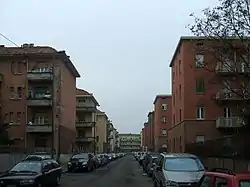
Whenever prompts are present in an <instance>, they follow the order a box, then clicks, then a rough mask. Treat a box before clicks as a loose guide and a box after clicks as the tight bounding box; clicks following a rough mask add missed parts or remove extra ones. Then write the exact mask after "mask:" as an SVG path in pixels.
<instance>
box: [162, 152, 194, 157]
mask: <svg viewBox="0 0 250 187" xmlns="http://www.w3.org/2000/svg"><path fill="white" fill-rule="evenodd" d="M162 155H163V156H164V157H167V158H173V157H194V158H197V156H195V155H192V154H189V153H162Z"/></svg>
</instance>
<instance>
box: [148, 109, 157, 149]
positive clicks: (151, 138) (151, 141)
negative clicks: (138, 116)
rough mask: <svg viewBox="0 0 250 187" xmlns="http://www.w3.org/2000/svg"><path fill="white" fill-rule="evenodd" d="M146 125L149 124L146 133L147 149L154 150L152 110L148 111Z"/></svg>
mask: <svg viewBox="0 0 250 187" xmlns="http://www.w3.org/2000/svg"><path fill="white" fill-rule="evenodd" d="M147 121H148V122H147V123H148V126H149V134H148V139H149V140H148V150H150V151H154V147H155V146H154V111H152V112H149V113H148V120H147Z"/></svg>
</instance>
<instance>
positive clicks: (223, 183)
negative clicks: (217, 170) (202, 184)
mask: <svg viewBox="0 0 250 187" xmlns="http://www.w3.org/2000/svg"><path fill="white" fill-rule="evenodd" d="M214 187H228V184H227V179H225V178H222V177H215V184H214Z"/></svg>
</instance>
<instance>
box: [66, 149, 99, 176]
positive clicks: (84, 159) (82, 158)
mask: <svg viewBox="0 0 250 187" xmlns="http://www.w3.org/2000/svg"><path fill="white" fill-rule="evenodd" d="M94 169H95V165H94V160H93V155H92V154H89V153H78V154H75V155H73V156H72V157H71V158H70V160H69V162H68V171H69V172H74V171H93V170H94Z"/></svg>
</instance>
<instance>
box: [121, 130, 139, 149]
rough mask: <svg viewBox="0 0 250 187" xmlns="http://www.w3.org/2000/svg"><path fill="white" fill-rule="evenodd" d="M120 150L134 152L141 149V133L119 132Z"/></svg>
mask: <svg viewBox="0 0 250 187" xmlns="http://www.w3.org/2000/svg"><path fill="white" fill-rule="evenodd" d="M119 138H120V151H121V152H133V151H140V149H141V135H140V134H132V133H124V134H123V133H122V134H119Z"/></svg>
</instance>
